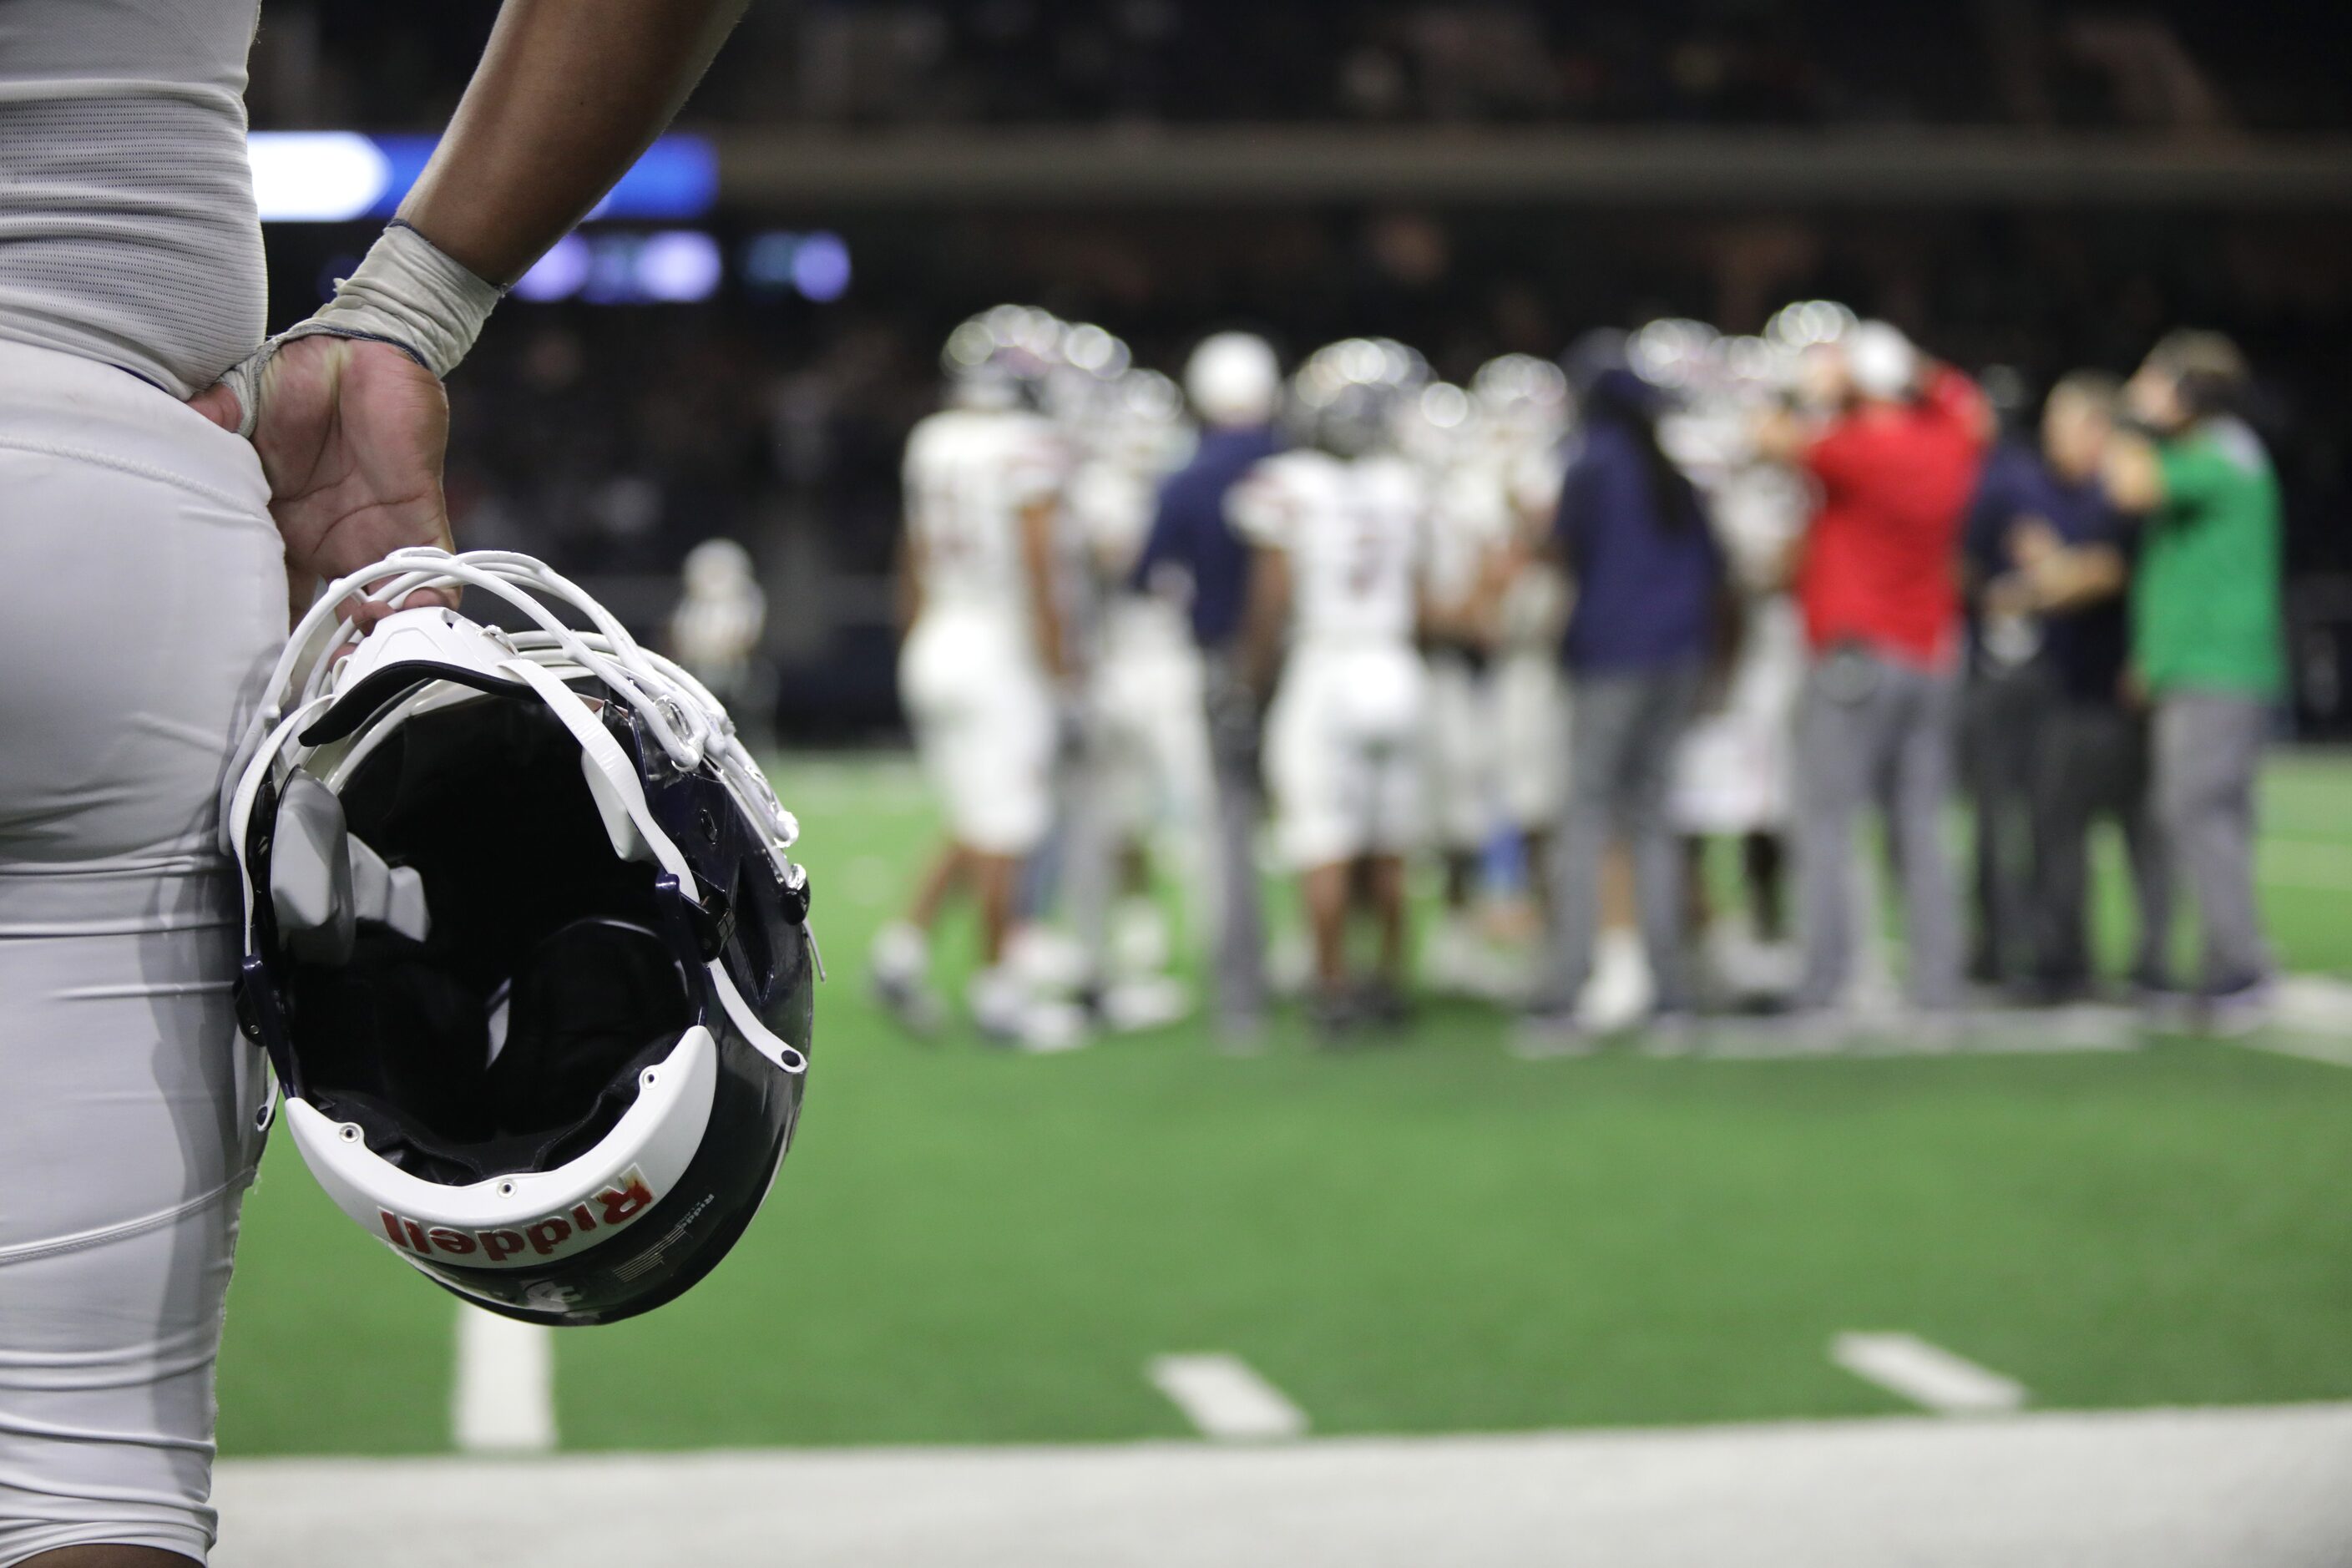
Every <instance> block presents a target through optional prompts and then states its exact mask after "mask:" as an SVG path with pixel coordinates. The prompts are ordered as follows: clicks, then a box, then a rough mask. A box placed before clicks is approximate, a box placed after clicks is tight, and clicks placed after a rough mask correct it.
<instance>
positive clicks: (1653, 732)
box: [1513, 339, 1731, 1057]
mask: <svg viewBox="0 0 2352 1568" xmlns="http://www.w3.org/2000/svg"><path fill="white" fill-rule="evenodd" d="M1570 374H1571V375H1572V376H1573V377H1574V378H1575V379H1576V381H1577V392H1578V396H1579V399H1580V403H1581V405H1582V406H1583V411H1584V419H1585V428H1584V434H1583V441H1582V447H1581V449H1580V451H1579V452H1578V453H1577V455H1576V457H1575V459H1574V460H1573V461H1572V462H1571V463H1570V465H1569V468H1568V473H1567V476H1566V478H1565V479H1564V480H1563V481H1562V484H1561V488H1560V500H1559V519H1558V521H1557V522H1556V524H1555V526H1554V544H1555V547H1556V549H1557V551H1558V552H1559V556H1560V558H1561V560H1562V562H1563V563H1565V565H1566V566H1567V567H1568V569H1569V572H1570V574H1571V575H1572V576H1573V577H1574V578H1575V581H1576V608H1575V611H1574V613H1573V614H1572V615H1571V616H1570V618H1569V623H1568V629H1567V632H1566V635H1565V637H1564V638H1563V640H1562V644H1561V649H1560V657H1561V661H1562V663H1564V664H1565V665H1566V666H1567V668H1568V679H1569V689H1570V712H1571V713H1572V714H1573V718H1572V719H1571V720H1570V724H1569V742H1568V752H1569V785H1568V805H1567V809H1566V811H1565V813H1564V814H1563V816H1562V820H1561V823H1560V830H1559V841H1558V845H1557V847H1556V848H1555V849H1554V851H1553V856H1552V879H1551V886H1552V905H1553V908H1552V931H1551V938H1552V942H1551V952H1550V964H1549V968H1548V970H1547V972H1546V973H1543V974H1542V975H1541V976H1539V977H1538V983H1537V986H1536V990H1535V996H1534V1001H1533V1005H1532V1007H1531V1008H1530V1010H1529V1013H1528V1018H1527V1020H1526V1022H1525V1025H1524V1026H1523V1027H1522V1029H1521V1030H1520V1033H1519V1035H1518V1037H1517V1038H1516V1039H1515V1040H1514V1042H1513V1048H1514V1050H1516V1051H1517V1053H1518V1054H1519V1055H1522V1056H1527V1057H1542V1056H1555V1055H1559V1054H1563V1053H1564V1052H1568V1051H1572V1050H1576V1049H1579V1048H1581V1042H1580V1026H1579V1024H1578V1021H1577V1014H1576V1007H1577V1001H1578V997H1579V995H1580V993H1581V992H1582V991H1583V990H1584V984H1585V982H1586V981H1587V980H1588V979H1589V978H1590V977H1591V971H1592V945H1593V940H1594V937H1595V935H1596V933H1597V932H1598V930H1599V927H1600V912H1601V857H1602V855H1603V853H1604V852H1605V851H1606V850H1607V848H1608V845H1609V839H1610V837H1611V835H1612V832H1614V833H1616V834H1618V835H1621V836H1622V837H1623V838H1624V840H1625V841H1626V843H1627V844H1628V845H1629V847H1631V848H1632V850H1633V866H1634V877H1635V884H1636V891H1637V897H1638V899H1639V901H1640V905H1641V920H1642V936H1643V946H1644V947H1645V948H1646V949H1647V950H1648V957H1649V962H1650V972H1651V975H1652V978H1653V982H1654V986H1655V991H1656V1011H1657V1012H1658V1013H1659V1014H1660V1015H1661V1016H1665V1017H1668V1018H1674V1017H1676V1016H1680V1015H1685V1014H1687V1013H1688V1012H1690V1011H1691V1009H1692V1007H1693V1006H1694V1005H1695V1001H1696V998H1695V997H1694V996H1693V995H1692V993H1691V985H1690V981H1689V976H1688V970H1687V965H1686V963H1685V959H1684V953H1683V946H1684V931H1683V898H1684V891H1685V889H1684V886H1683V866H1682V857H1681V852H1680V847H1679V845H1678V843H1677V841H1676V839H1675V833H1674V829H1673V827H1672V826H1671V825H1670V824H1669V823H1668V821H1667V818H1666V792H1667V789H1668V787H1669V785H1670V784H1671V783H1672V780H1673V762H1674V756H1675V748H1676V747H1677V746H1678V745H1679V744H1680V743H1681V742H1682V738H1683V733H1684V731H1685V730H1686V729H1688V728H1689V726H1690V721H1691V718H1692V715H1693V714H1694V713H1695V712H1696V710H1697V707H1698V698H1699V689H1700V686H1701V684H1702V682H1703V680H1704V679H1705V672H1706V665H1707V663H1708V660H1709V659H1710V658H1713V657H1719V656H1720V655H1721V654H1722V652H1724V651H1725V650H1726V649H1727V647H1729V646H1731V639H1730V638H1728V637H1726V636H1725V635H1724V633H1725V631H1726V630H1727V626H1726V624H1725V618H1724V613H1725V611H1726V609H1727V603H1728V595H1727V592H1726V584H1725V573H1724V562H1723V552H1722V550H1721V548H1720V547H1719V546H1718V545H1717V542H1716V540H1715V534H1714V531H1713V529H1712V528H1711V527H1710V525H1709V521H1708V519H1707V516H1706V509H1705V508H1704V507H1703V506H1701V505H1700V502H1699V499H1698V494H1697V492H1696V490H1695V489H1693V488H1692V486H1691V483H1690V480H1689V479H1687V478H1685V476H1684V475H1683V473H1682V471H1681V470H1680V469H1678V468H1675V465H1674V463H1673V462H1672V460H1671V459H1669V458H1667V457H1666V455H1665V453H1664V451H1663V450H1662V449H1661V448H1660V447H1659V445H1658V437H1657V416H1658V411H1659V408H1660V401H1661V400H1660V395H1659V394H1658V392H1657V390H1656V389H1655V388H1654V387H1652V386H1650V385H1649V384H1647V383H1645V382H1643V380H1641V379H1640V378H1639V377H1638V376H1636V375H1635V374H1633V371H1632V370H1631V369H1629V368H1627V367H1626V365H1625V363H1624V361H1623V358H1622V340H1615V339H1602V340H1587V342H1584V343H1582V344H1580V345H1579V347H1578V349H1577V351H1576V352H1575V353H1572V354H1571V355H1570Z"/></svg>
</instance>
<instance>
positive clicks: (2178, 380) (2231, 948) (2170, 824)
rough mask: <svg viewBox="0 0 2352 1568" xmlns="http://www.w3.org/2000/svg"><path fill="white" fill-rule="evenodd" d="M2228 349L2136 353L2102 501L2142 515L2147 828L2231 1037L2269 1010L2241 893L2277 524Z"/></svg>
mask: <svg viewBox="0 0 2352 1568" xmlns="http://www.w3.org/2000/svg"><path fill="white" fill-rule="evenodd" d="M2246 384H2247V372H2246V363H2245V360H2244V358H2243V357H2242V355H2241V354H2240V353H2239V352H2238V350H2237V347H2236V345H2234V344H2233V343H2231V342H2230V341H2229V340H2228V339H2227V338H2224V337H2221V335H2220V334H2218V333H2214V332H2203V331H2179V332H2175V333H2173V334H2171V335H2170V336H2169V337H2167V338H2166V339H2164V340H2163V341H2162V342H2158V344H2157V345H2156V347H2155V348H2154V349H2153V350H2152V351H2150V353H2149V354H2148V356H2147V363H2144V364H2142V365H2141V366H2140V368H2139V371H2138V373H2137V374H2135V375H2134V376H2133V377H2132V379H2131V383H2130V384H2129V385H2128V386H2127V387H2126V389H2125V395H2126V403H2127V405H2128V406H2129V409H2130V413H2131V415H2132V416H2133V421H2134V426H2135V427H2133V428H2129V429H2126V430H2123V431H2119V432H2118V433H2117V435H2116V438H2115V440H2114V441H2113V442H2112V443H2111V444H2110V446H2109V448H2108V453H2107V461H2106V468H2105V481H2106V488H2107V493H2108V494H2109V495H2110V496H2111V497H2113V498H2114V500H2115V502H2116V505H2117V506H2118V507H2120V508H2122V509H2123V510H2126V512H2129V513H2132V514H2134V515H2137V516H2138V517H2139V518H2140V519H2141V523H2140V532H2141V542H2140V551H2139V563H2138V569H2137V572H2136V574H2134V576H2133V579H2132V595H2131V658H2132V669H2133V675H2134V678H2135V679H2136V680H2137V683H2138V685H2139V688H2140V689H2141V690H2143V691H2144V692H2145V693H2146V694H2147V700H2148V703H2149V706H2150V708H2151V709H2152V710H2153V713H2154V719H2153V728H2154V749H2155V773H2156V803H2157V816H2158V820H2159V821H2160V822H2161V823H2162V824H2163V826H2164V836H2165V838H2166V839H2167V841H2168V844H2169V846H2170V848H2171V853H2172V858H2173V866H2174V868H2175V870H2176V872H2177V873H2178V875H2179V880H2180V882H2181V884H2182V885H2183V886H2184V887H2186V888H2187V889H2189V891H2190V892H2192V893H2193V894H2194V895H2195V897H2196V903H2197V923H2198V929H2199V933H2200V936H2201V937H2202V938H2203V945H2204V966H2203V973H2202V975H2201V976H2200V985H2199V988H2198V992H2199V994H2198V997H2197V1002H2198V1004H2199V1007H2200V1012H2201V1014H2202V1016H2203V1021H2204V1023H2205V1024H2206V1026H2208V1027H2210V1028H2212V1029H2215V1030H2217V1031H2219V1032H2222V1033H2235V1032H2238V1031H2240V1030H2242V1029H2246V1028H2252V1027H2253V1026H2257V1025H2259V1024H2261V1023H2262V1022H2263V1019H2264V1018H2265V1016H2267V1013H2268V1011H2269V1005H2270V1002H2271V994H2272V988H2273V959H2272V956H2271V952H2270V947H2269V945H2268V944H2267V943H2266V942H2264V941H2263V925H2262V911H2261V909H2260V907H2259V905H2258V904H2257V903H2256V901H2255V897H2254V785H2255V782H2256V773H2258V772H2259V770H2260V767H2261V760H2262V743H2263V735H2264V733H2265V732H2266V731H2268V729H2269V727H2270V715H2271V709H2272V707H2273V705H2274V704H2275V703H2276V702H2277V701H2278V700H2279V699H2280V698H2282V697H2283V696H2284V695H2285V693H2286V685H2287V683H2286V638H2285V635H2284V624H2283V613H2282V606H2281V586H2280V578H2281V573H2282V564H2283V563H2282V553H2283V550H2284V542H2283V534H2284V521H2283V519H2282V516H2281V511H2280V500H2279V484H2278V477H2277V474H2276V473H2275V472H2274V471H2273V468H2272V467H2271V460H2270V454H2269V453H2268V452H2267V451H2265V450H2264V449H2263V444H2262V440H2261V438H2260V437H2257V436H2256V435H2255V434H2254V432H2253V431H2252V429H2251V428H2249V427H2248V426H2247V425H2246V424H2245V422H2244V421H2243V420H2242V419H2240V418H2238V417H2237V416H2235V414H2234V413H2233V412H2232V410H2233V409H2234V407H2235V406H2236V405H2238V404H2239V403H2241V402H2242V400H2243V397H2244V395H2245V392H2246Z"/></svg>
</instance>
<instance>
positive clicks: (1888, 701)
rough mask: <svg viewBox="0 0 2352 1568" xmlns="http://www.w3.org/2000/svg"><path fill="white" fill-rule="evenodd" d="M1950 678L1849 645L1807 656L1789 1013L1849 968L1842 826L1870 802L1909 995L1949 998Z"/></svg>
mask: <svg viewBox="0 0 2352 1568" xmlns="http://www.w3.org/2000/svg"><path fill="white" fill-rule="evenodd" d="M1958 706H1959V679H1958V675H1957V674H1956V673H1955V672H1953V671H1950V670H1938V669H1927V668H1920V667H1918V666H1916V665H1912V664H1906V663H1902V662H1899V661H1897V660H1895V659H1892V658H1886V657H1885V656H1884V655H1881V654H1878V653H1875V652H1874V651H1872V650H1871V649H1869V648H1867V647H1864V646H1863V645H1861V644H1859V643H1849V644H1846V645H1843V646H1842V647H1836V648H1833V649H1831V650H1830V651H1828V652H1827V653H1825V654H1824V655H1822V657H1821V658H1817V659H1815V661H1814V664H1813V668H1812V673H1811V675H1810V676H1809V677H1808V678H1807V679H1806V683H1805V697H1804V704H1803V708H1802V710H1801V713H1800V716H1799V719H1798V731H1797V733H1798V753H1799V760H1798V785H1799V788H1798V800H1797V889H1798V897H1799V900H1800V906H1801V910H1802V913H1803V918H1804V922H1805V924H1804V931H1805V969H1804V976H1803V978H1802V980H1801V981H1800V982H1799V984H1798V987H1797V994H1796V997H1795V1006H1796V1008H1797V1010H1798V1011H1799V1012H1801V1013H1817V1012H1822V1011H1826V1010H1828V1009H1830V1008H1832V1007H1834V1006H1836V1005H1837V1004H1838V1003H1839V1002H1840V1001H1841V1000H1842V999H1843V996H1844V994H1845V988H1846V981H1847V978H1848V976H1849V974H1850V973H1852V970H1853V954H1854V946H1855V942H1856V940H1857V936H1858V934H1859V933H1857V932H1856V931H1854V929H1853V827H1854V823H1855V821H1856V819H1857V818H1859V817H1860V816H1862V815H1863V812H1864V809H1865V808H1866V807H1868V806H1870V805H1876V806H1877V807H1878V810H1879V812H1880V814H1881V816H1882V817H1883V819H1884V821H1885V825H1886V837H1887V849H1888V853H1889V854H1890V855H1891V856H1892V857H1893V858H1894V862H1895V870H1896V873H1897V875H1898V877H1899V879H1900V880H1901V882H1902V887H1903V921H1904V934H1905V936H1906V939H1907V942H1908V945H1909V948H1910V955H1911V966H1910V973H1909V976H1908V979H1909V988H1910V994H1911V1000H1912V1003H1913V1005H1916V1006H1917V1007H1919V1008H1921V1009H1922V1010H1925V1011H1940V1010H1945V1009H1949V1008H1952V1007H1956V1006H1958V1005H1959V1000H1960V928H1959V900H1958V894H1957V891H1956V889H1955V888H1954V886H1953V880H1952V868H1951V861H1950V858H1949V857H1948V855H1947V854H1946V852H1945V848H1944V840H1943V815H1944V806H1945V803H1946V802H1947V801H1948V800H1949V799H1950V798H1951V795H1952V738H1953V732H1954V727H1955V724H1956V722H1957V720H1958Z"/></svg>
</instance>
